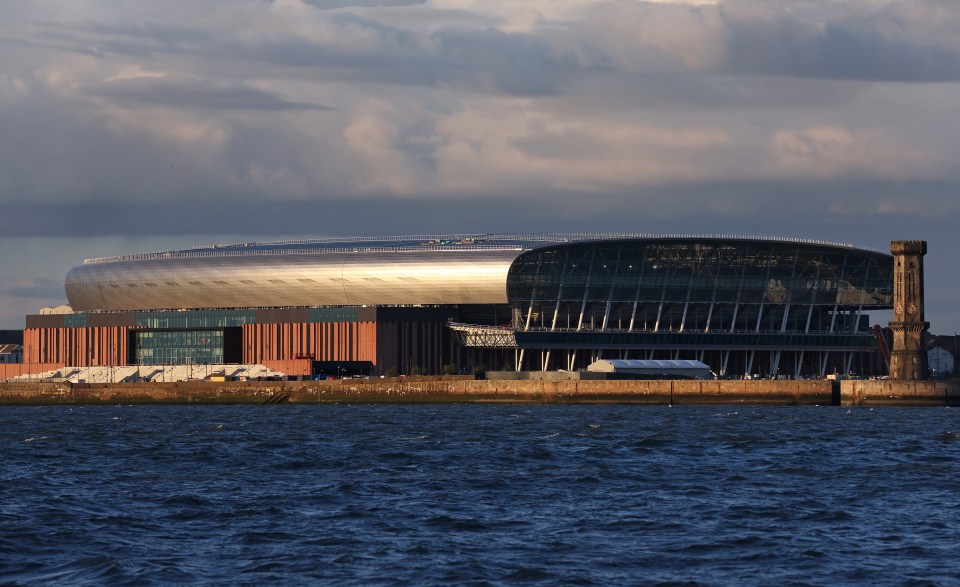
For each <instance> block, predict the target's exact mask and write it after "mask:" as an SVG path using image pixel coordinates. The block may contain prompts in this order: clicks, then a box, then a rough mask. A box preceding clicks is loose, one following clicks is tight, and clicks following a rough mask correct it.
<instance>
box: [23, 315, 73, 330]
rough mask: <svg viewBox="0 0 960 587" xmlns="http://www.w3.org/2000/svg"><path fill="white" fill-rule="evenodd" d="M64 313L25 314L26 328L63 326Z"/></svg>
mask: <svg viewBox="0 0 960 587" xmlns="http://www.w3.org/2000/svg"><path fill="white" fill-rule="evenodd" d="M63 327H64V314H32V315H28V316H27V328H63Z"/></svg>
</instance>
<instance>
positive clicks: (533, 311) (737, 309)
mask: <svg viewBox="0 0 960 587" xmlns="http://www.w3.org/2000/svg"><path fill="white" fill-rule="evenodd" d="M892 274H893V260H892V257H890V256H889V255H886V254H883V253H872V252H870V251H863V250H859V249H853V248H844V247H831V246H819V245H815V244H806V243H794V242H782V243H781V242H775V241H749V240H744V241H735V240H734V241H731V240H725V239H716V240H710V239H706V240H687V239H665V240H644V241H639V240H638V241H606V242H594V243H578V244H575V245H560V246H553V247H547V248H543V249H538V250H534V251H530V252H527V253H524V254H523V255H521V256H520V257H519V258H518V259H517V260H516V261H515V262H514V264H513V266H512V267H511V270H510V274H509V276H508V280H507V286H508V297H509V299H510V302H511V304H512V306H513V311H514V316H513V322H514V324H513V326H514V327H515V328H516V329H517V330H518V338H517V340H518V342H521V341H522V340H525V341H527V342H528V343H530V344H533V345H534V346H537V347H540V348H547V349H549V348H551V347H552V348H584V349H589V348H603V347H604V346H606V347H608V348H609V347H620V348H673V349H681V348H683V349H711V348H721V347H726V348H731V347H732V348H754V349H767V350H769V349H774V350H777V349H781V350H785V349H788V348H799V347H804V346H807V347H810V348H815V347H816V348H820V349H822V348H836V349H843V348H851V347H855V348H869V347H870V346H871V345H872V344H873V341H872V338H871V336H870V334H869V333H868V332H867V331H866V325H867V324H866V323H867V319H866V315H865V314H864V312H866V311H867V310H873V309H879V308H889V307H891V305H892V294H893V283H892ZM523 333H528V334H523ZM600 333H602V334H603V335H604V336H599V337H598V336H597V335H598V334H600ZM624 333H628V334H631V335H633V334H635V335H636V336H630V337H623V336H615V335H617V334H624ZM721 335H722V336H721ZM851 337H853V338H851ZM524 346H525V345H524ZM608 358H616V357H608Z"/></svg>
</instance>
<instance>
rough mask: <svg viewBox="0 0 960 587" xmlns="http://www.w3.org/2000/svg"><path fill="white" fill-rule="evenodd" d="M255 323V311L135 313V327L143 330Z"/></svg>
mask: <svg viewBox="0 0 960 587" xmlns="http://www.w3.org/2000/svg"><path fill="white" fill-rule="evenodd" d="M256 321H257V311H256V310H191V311H184V312H137V326H140V327H144V328H226V327H228V326H243V325H244V324H253V323H255V322H256Z"/></svg>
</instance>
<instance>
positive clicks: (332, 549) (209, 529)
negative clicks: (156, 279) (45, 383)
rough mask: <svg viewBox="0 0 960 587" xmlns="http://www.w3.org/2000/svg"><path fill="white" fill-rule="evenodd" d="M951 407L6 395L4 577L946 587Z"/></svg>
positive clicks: (1, 470) (953, 539)
mask: <svg viewBox="0 0 960 587" xmlns="http://www.w3.org/2000/svg"><path fill="white" fill-rule="evenodd" d="M955 414H960V412H958V411H956V410H936V409H929V410H916V409H885V410H863V409H856V410H846V409H839V408H837V409H830V408H813V407H811V408H803V407H796V408H749V407H745V408H738V409H737V410H733V411H731V410H717V409H716V407H707V406H704V407H685V408H660V407H645V406H615V405H614V406H609V405H608V406H602V405H598V406H531V407H529V408H523V409H518V408H517V407H516V406H513V407H511V406H482V405H443V406H311V407H304V406H279V407H276V408H274V409H270V410H264V409H259V408H257V407H252V406H235V407H197V406H175V407H174V406H166V407H163V406H142V407H129V406H128V407H120V408H108V407H93V406H90V407H75V408H66V407H64V408H5V409H4V410H2V411H0V455H2V459H3V464H2V466H0V583H4V584H8V583H9V584H50V583H56V584H102V583H109V584H120V585H125V584H131V585H133V584H137V585H141V584H145V583H146V584H150V583H154V584H171V583H172V584H184V583H204V584H214V585H234V584H239V585H260V584H264V583H281V584H303V583H317V582H320V583H328V584H334V583H335V584H347V585H369V584H373V585H395V584H413V585H420V584H426V585H435V584H459V585H499V584H533V585H539V584H543V585H555V584H561V585H607V584H649V585H716V584H729V583H745V584H755V585H766V584H771V583H783V584H788V585H793V584H796V585H801V584H802V585H807V584H822V585H827V584H854V583H859V584H863V583H869V584H877V585H925V584H950V583H958V582H960V571H957V570H955V565H954V564H953V561H954V556H955V555H954V553H955V552H956V551H957V549H958V547H960V539H958V538H957V537H958V536H960V516H956V515H954V512H955V511H956V503H957V489H956V480H957V479H958V478H960V464H958V460H957V459H956V458H955V456H954V455H953V454H952V453H951V452H949V449H950V448H951V447H952V446H954V444H953V443H954V442H956V441H957V440H960V435H958V434H957V433H955V432H952V431H953V430H958V429H960V423H958V422H957V421H956V419H957V418H960V415H955Z"/></svg>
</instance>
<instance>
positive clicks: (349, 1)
mask: <svg viewBox="0 0 960 587" xmlns="http://www.w3.org/2000/svg"><path fill="white" fill-rule="evenodd" d="M304 1H305V2H306V3H307V4H310V5H311V6H316V7H317V8H319V9H321V10H334V9H338V8H372V7H381V6H415V5H419V4H424V3H425V2H426V0H304Z"/></svg>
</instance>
